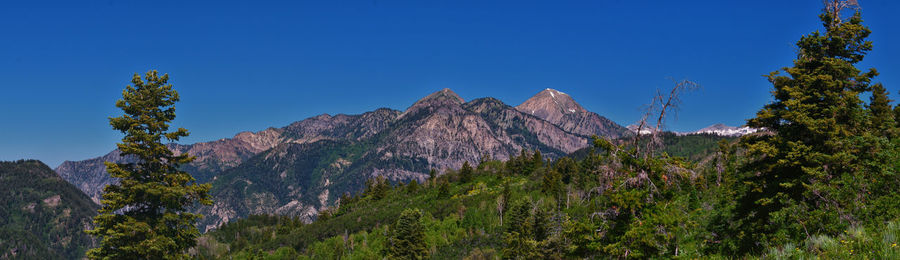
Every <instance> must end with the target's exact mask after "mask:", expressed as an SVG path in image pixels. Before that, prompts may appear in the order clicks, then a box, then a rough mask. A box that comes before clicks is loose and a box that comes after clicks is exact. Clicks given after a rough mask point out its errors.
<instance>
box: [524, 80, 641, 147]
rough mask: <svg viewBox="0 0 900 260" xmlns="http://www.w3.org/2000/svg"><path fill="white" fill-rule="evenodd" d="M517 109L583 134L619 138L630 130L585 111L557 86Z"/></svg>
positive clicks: (530, 99)
mask: <svg viewBox="0 0 900 260" xmlns="http://www.w3.org/2000/svg"><path fill="white" fill-rule="evenodd" d="M516 109H517V110H519V111H521V112H523V113H528V114H531V115H534V116H536V117H538V118H541V119H544V120H546V121H547V122H550V123H553V124H555V125H557V126H559V127H560V128H562V129H563V130H566V131H569V132H572V133H576V134H580V135H585V136H592V135H597V136H603V137H612V138H616V137H620V136H622V135H623V134H625V133H627V132H628V130H627V129H625V128H623V127H622V126H620V125H618V124H616V123H615V122H613V121H612V120H609V119H607V118H605V117H603V116H600V115H598V114H597V113H594V112H590V111H587V110H585V109H584V108H583V107H581V105H579V104H578V103H577V102H575V99H573V98H572V97H571V96H569V95H568V94H566V93H563V92H560V91H558V90H555V89H549V88H548V89H545V90H544V91H541V92H539V93H537V94H536V95H534V96H533V97H531V98H529V99H528V100H525V102H522V104H520V105H518V106H516Z"/></svg>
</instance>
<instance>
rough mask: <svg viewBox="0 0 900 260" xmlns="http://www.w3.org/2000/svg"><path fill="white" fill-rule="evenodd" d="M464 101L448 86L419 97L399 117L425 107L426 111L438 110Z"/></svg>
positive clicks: (455, 105) (456, 105)
mask: <svg viewBox="0 0 900 260" xmlns="http://www.w3.org/2000/svg"><path fill="white" fill-rule="evenodd" d="M465 102H466V101H465V100H464V99H463V98H461V97H459V95H457V94H456V92H453V90H450V89H449V88H445V89H442V90H439V91H437V92H434V93H431V94H430V95H428V96H426V97H424V98H422V99H419V101H416V103H413V105H412V106H410V107H409V108H407V109H406V111H405V112H403V115H401V117H403V116H405V115H406V114H410V113H413V112H416V111H419V110H422V109H427V110H428V111H436V110H440V109H439V108H446V107H451V108H457V107H460V106H461V105H462V104H463V103H465Z"/></svg>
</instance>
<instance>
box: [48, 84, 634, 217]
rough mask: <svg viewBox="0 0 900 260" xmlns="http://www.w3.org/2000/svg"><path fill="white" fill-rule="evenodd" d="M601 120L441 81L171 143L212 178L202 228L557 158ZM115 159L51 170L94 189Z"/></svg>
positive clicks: (561, 100) (608, 132) (306, 213)
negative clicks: (368, 107) (215, 136)
mask: <svg viewBox="0 0 900 260" xmlns="http://www.w3.org/2000/svg"><path fill="white" fill-rule="evenodd" d="M548 97H549V98H548ZM532 111H533V112H532ZM572 111H574V112H572ZM604 120H606V119H605V118H602V117H600V116H598V115H596V114H593V113H591V112H588V111H586V110H584V109H583V108H582V107H581V106H579V105H578V104H577V103H575V101H574V100H572V99H571V98H569V97H568V95H565V94H564V93H561V92H556V91H554V90H545V91H543V92H541V93H539V94H538V95H536V96H535V98H532V99H530V100H529V101H526V103H524V104H522V105H520V106H519V107H515V108H514V107H511V106H509V105H506V104H504V103H503V102H501V101H499V100H497V99H494V98H481V99H476V100H472V101H469V102H466V101H465V100H463V99H462V98H460V97H459V95H457V94H456V93H454V92H453V91H451V90H449V89H444V90H440V91H438V92H435V93H433V94H431V95H428V96H427V97H425V98H422V99H421V100H419V101H417V102H415V103H414V104H413V105H411V106H410V107H409V108H407V109H406V110H405V111H402V112H401V111H397V110H391V109H378V110H375V111H371V112H367V113H364V114H360V115H343V114H341V115H335V116H331V115H327V114H324V115H320V116H316V117H312V118H308V119H305V120H303V121H299V122H296V123H293V124H291V125H288V126H286V127H283V128H270V129H267V130H264V131H260V132H256V133H250V132H244V133H240V134H238V135H236V136H235V137H234V138H231V139H222V140H218V141H213V142H207V143H198V144H193V145H173V146H171V148H172V149H173V150H174V151H176V152H178V153H182V152H187V153H190V154H192V155H195V156H197V157H198V159H197V161H196V162H195V163H192V164H191V165H188V166H186V167H185V168H186V169H187V170H188V171H189V172H191V173H193V174H195V176H198V177H197V178H198V180H200V181H203V182H206V181H211V182H212V183H213V191H212V195H213V198H214V200H215V201H216V202H215V205H214V206H212V207H205V208H202V209H200V210H199V211H200V212H201V213H203V214H205V215H206V216H207V217H206V219H204V220H203V221H202V227H203V228H212V227H215V226H218V225H220V224H222V223H225V222H227V221H229V220H233V219H235V218H240V217H245V216H247V215H249V214H286V215H294V216H302V217H305V218H306V219H309V220H311V219H313V218H314V217H315V216H316V215H317V214H318V212H319V211H320V210H322V209H323V208H325V207H327V206H329V205H331V203H333V202H334V201H335V200H336V199H337V198H338V197H340V196H341V195H342V194H343V193H345V192H356V191H358V190H360V189H361V188H362V187H363V184H364V182H365V180H366V179H368V178H372V177H374V176H385V177H387V178H388V179H389V180H392V181H407V180H410V179H418V180H420V181H421V180H424V179H425V178H426V176H427V172H428V171H429V170H430V169H432V168H435V169H446V168H459V167H460V166H461V165H462V164H463V162H465V161H469V162H473V163H474V162H477V161H478V160H479V159H480V158H481V157H482V156H483V155H488V156H491V157H493V158H498V159H506V158H509V156H510V155H512V154H517V153H519V151H520V150H522V149H527V150H540V151H541V152H542V153H543V154H544V155H546V156H548V157H551V158H552V157H558V156H562V155H565V154H568V153H571V152H574V151H576V150H578V149H581V148H584V147H586V146H588V145H589V144H590V140H589V136H590V135H595V134H596V135H600V136H605V137H617V136H619V135H620V134H621V133H622V132H624V130H622V129H624V128H622V127H621V126H618V125H616V124H615V123H612V122H608V120H606V121H604ZM121 160H122V158H121V157H118V154H117V153H116V152H113V153H111V154H110V155H108V156H105V157H102V158H95V159H91V160H86V161H81V162H66V163H64V164H63V165H61V166H60V168H58V169H57V170H58V171H59V172H61V174H62V175H64V176H69V177H67V178H66V179H67V180H70V181H71V182H73V183H75V184H76V185H77V186H79V187H80V188H82V189H83V190H86V192H88V193H89V194H91V195H92V196H97V195H99V191H100V190H101V189H102V187H103V185H106V184H107V183H111V182H112V181H113V180H112V179H110V178H108V177H107V175H106V174H105V172H104V171H105V167H103V164H102V162H103V161H121Z"/></svg>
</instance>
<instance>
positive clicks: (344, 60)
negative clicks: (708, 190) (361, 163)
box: [0, 0, 900, 167]
mask: <svg viewBox="0 0 900 260" xmlns="http://www.w3.org/2000/svg"><path fill="white" fill-rule="evenodd" d="M73 2H75V1H58V2H56V1H20V0H13V1H5V2H4V3H3V4H2V6H0V50H2V51H0V111H2V117H3V119H2V120H0V160H14V159H20V158H35V159H40V160H43V161H45V162H46V163H48V164H49V165H50V166H51V167H55V166H56V165H58V164H59V163H60V162H62V161H64V160H82V159H86V158H90V157H95V156H99V155H103V154H105V153H106V152H108V151H110V150H112V149H113V148H114V144H115V142H117V141H118V140H119V139H120V138H121V135H120V134H119V133H117V132H114V131H113V130H111V128H110V127H109V125H108V120H107V117H109V116H116V115H119V114H120V111H117V110H116V108H115V107H114V105H113V104H114V102H115V100H116V99H118V98H119V96H120V95H121V91H122V89H123V88H124V86H125V85H127V84H128V83H129V80H130V79H131V75H132V74H133V73H135V72H140V73H143V72H145V71H147V70H148V69H157V70H159V71H160V72H164V73H169V74H170V76H171V79H172V80H171V83H174V85H175V88H176V89H177V90H178V91H179V92H180V93H181V95H182V102H181V103H180V104H179V105H178V106H177V109H178V118H177V119H176V123H177V126H181V127H186V128H188V129H189V130H191V132H192V136H191V137H190V138H187V139H185V140H184V141H185V142H186V143H193V142H199V141H208V140H215V139H219V138H226V137H231V136H233V135H234V134H235V133H237V132H240V131H246V130H251V131H258V130H262V129H265V128H266V127H270V126H274V127H280V126H284V125H287V124H289V123H291V122H293V121H298V120H301V119H304V118H307V117H310V116H313V115H317V114H322V113H329V114H337V113H351V114H355V113H361V112H365V111H370V110H373V109H376V108H378V107H389V108H394V109H401V110H402V109H405V108H406V107H407V106H409V105H410V104H412V103H413V102H415V101H416V100H417V99H419V98H421V97H423V96H425V95H427V94H428V93H431V92H433V91H436V90H439V89H441V88H445V87H446V88H451V89H453V90H454V91H456V92H457V93H459V94H460V95H461V96H462V97H463V98H465V99H467V100H470V99H473V98H478V97H485V96H491V97H496V98H499V99H500V100H503V101H504V102H506V103H508V104H510V105H517V104H519V103H521V102H522V101H524V100H525V99H527V98H528V97H530V96H531V95H533V94H535V93H537V92H538V91H540V90H542V89H544V88H555V89H558V90H560V91H563V92H567V93H569V94H571V95H572V96H573V97H575V99H576V100H577V101H578V102H580V103H581V104H582V105H583V106H584V107H586V108H587V109H589V110H592V111H595V112H597V113H600V114H602V115H604V116H607V117H609V118H610V119H612V120H614V121H616V122H618V123H620V124H622V125H628V124H631V123H633V122H634V121H635V120H636V119H637V118H638V116H639V114H640V111H639V108H640V106H641V104H643V103H646V102H647V100H648V98H649V97H650V96H651V95H652V94H653V93H654V91H655V89H657V88H666V87H669V86H670V85H671V81H669V78H674V79H682V78H688V79H692V80H695V81H698V82H699V83H701V84H702V85H703V87H704V88H703V90H701V91H699V92H695V93H692V94H690V95H689V96H687V97H686V98H685V99H684V106H683V109H682V110H681V112H680V113H679V117H678V118H677V119H673V120H672V121H671V124H670V127H671V129H672V130H678V131H686V130H694V129H698V128H701V127H704V126H707V125H710V124H713V123H725V124H729V125H742V124H744V122H745V121H744V120H745V119H747V118H749V117H751V116H752V115H753V114H754V113H755V112H756V111H757V110H758V109H759V108H760V107H761V106H762V105H763V104H765V103H767V102H769V100H770V98H769V93H768V92H769V90H770V85H769V84H768V82H767V81H766V80H765V79H764V78H763V77H762V76H761V75H763V74H767V73H769V72H770V71H773V70H776V69H779V68H781V67H784V66H790V65H791V60H792V59H793V57H794V56H795V54H794V51H795V49H796V48H795V46H794V43H795V42H796V41H797V40H798V39H799V37H800V36H801V35H803V34H807V33H809V32H811V31H814V30H817V29H820V25H819V22H818V19H817V17H816V15H817V14H818V13H819V11H820V9H821V1H820V0H792V1H783V0H778V1H776V0H771V1H722V0H717V1H668V0H666V1H663V0H659V1H646V0H640V1H635V0H628V1H626V0H604V1H522V0H517V1H483V0H474V1H467V0H453V1H439V0H435V1H396V0H367V1H351V0H338V1H284V2H265V3H260V2H262V1H239V2H232V1H208V2H199V1H111V0H110V1H78V2H80V3H73ZM860 4H861V5H862V8H863V18H864V19H865V20H866V24H867V25H868V26H869V27H870V28H871V29H872V30H873V34H872V36H871V37H870V39H871V40H873V41H874V42H875V50H874V51H872V52H871V53H870V55H869V56H868V57H867V58H866V60H865V61H864V62H863V64H862V66H863V67H876V68H877V69H878V70H879V71H880V72H881V74H882V75H881V76H880V77H879V78H878V79H877V81H879V82H883V83H885V84H886V86H887V88H888V89H889V90H890V91H891V92H892V93H897V92H898V90H900V68H898V67H897V66H898V65H900V62H898V60H900V53H898V48H897V46H900V16H898V15H897V14H896V13H897V11H898V10H900V3H898V1H889V0H880V1H878V0H861V1H860Z"/></svg>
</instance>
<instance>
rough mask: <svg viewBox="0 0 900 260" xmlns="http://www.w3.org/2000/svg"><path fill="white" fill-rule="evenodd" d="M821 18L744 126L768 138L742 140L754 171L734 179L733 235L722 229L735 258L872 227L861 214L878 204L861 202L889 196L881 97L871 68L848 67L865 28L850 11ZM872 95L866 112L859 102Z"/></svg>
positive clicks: (860, 49)
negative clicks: (853, 228) (731, 237)
mask: <svg viewBox="0 0 900 260" xmlns="http://www.w3.org/2000/svg"><path fill="white" fill-rule="evenodd" d="M820 18H821V21H822V23H823V25H824V27H825V30H826V31H825V33H824V34H821V33H819V32H814V33H812V34H810V35H806V36H803V37H802V38H801V39H800V41H799V42H798V43H797V46H798V47H799V53H798V56H797V59H795V60H794V66H793V67H790V68H785V69H784V72H786V75H783V74H778V72H773V73H771V74H770V75H769V76H768V78H769V81H770V82H771V83H772V84H773V86H774V90H773V95H774V98H775V100H774V102H772V103H771V104H768V105H766V106H765V107H763V109H762V110H760V111H759V112H758V113H757V115H756V117H755V118H753V119H750V120H749V121H748V125H749V126H751V127H756V128H764V129H767V130H768V131H769V134H761V135H752V136H748V137H745V138H744V139H743V140H742V145H743V146H744V147H745V148H746V149H747V150H748V152H749V156H751V158H753V159H754V160H752V161H751V162H749V163H746V164H745V165H744V169H743V170H742V171H743V172H745V173H755V174H746V175H744V176H743V179H742V180H741V181H740V183H741V184H742V185H746V186H744V187H740V188H739V189H741V190H743V191H744V192H743V194H741V195H740V196H741V197H740V200H739V205H737V208H736V212H735V213H736V215H735V220H734V225H736V229H735V230H734V231H733V232H728V233H731V234H735V239H737V240H739V241H741V242H740V243H739V244H738V245H737V249H738V250H739V251H738V252H752V251H756V250H758V249H759V247H760V245H779V244H787V243H797V242H798V241H800V240H801V239H803V238H806V237H809V236H811V235H815V234H829V235H834V234H837V233H839V232H841V231H842V230H845V229H847V228H849V227H851V226H860V225H868V224H873V222H871V221H869V218H868V216H871V215H873V214H872V211H873V210H880V209H882V207H870V206H869V205H873V203H875V202H878V201H883V202H886V201H887V200H885V198H893V197H894V195H893V193H894V192H886V191H885V189H890V188H888V187H896V185H897V184H898V181H900V180H898V178H897V176H896V174H895V172H896V170H897V168H896V165H895V163H893V162H894V161H896V159H897V157H896V145H895V144H894V143H895V141H892V140H890V136H891V134H890V133H892V132H894V131H896V130H895V129H894V128H895V126H894V123H893V119H892V118H891V117H892V113H890V112H889V111H890V106H889V105H888V102H889V99H888V98H887V93H886V91H884V89H883V87H881V86H880V85H875V86H874V88H873V87H871V86H870V82H871V81H872V78H873V77H875V76H876V75H878V73H877V72H876V71H875V70H874V69H870V70H869V71H866V72H862V71H860V70H859V69H857V68H856V67H855V64H857V63H858V62H860V61H862V59H863V57H864V56H865V54H866V53H868V52H869V51H870V50H871V49H872V43H871V42H870V41H867V40H866V37H868V35H869V34H870V31H869V29H868V28H866V27H865V26H864V25H862V18H861V16H860V14H859V13H858V12H857V13H854V14H853V15H852V16H850V17H849V18H847V19H846V20H845V19H842V17H841V13H840V12H839V9H835V8H833V7H832V6H829V7H828V8H826V9H825V12H824V13H823V14H821V15H820ZM873 89H874V93H873V96H872V103H871V104H869V106H868V109H866V107H865V106H863V103H862V101H861V99H860V95H861V94H862V93H865V92H869V91H872V90H873ZM884 206H890V205H884ZM882 213H888V214H890V215H886V216H882V217H885V218H888V219H891V218H894V217H896V216H898V215H897V213H896V211H890V212H882Z"/></svg>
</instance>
